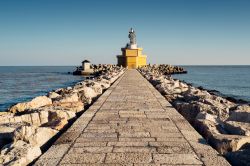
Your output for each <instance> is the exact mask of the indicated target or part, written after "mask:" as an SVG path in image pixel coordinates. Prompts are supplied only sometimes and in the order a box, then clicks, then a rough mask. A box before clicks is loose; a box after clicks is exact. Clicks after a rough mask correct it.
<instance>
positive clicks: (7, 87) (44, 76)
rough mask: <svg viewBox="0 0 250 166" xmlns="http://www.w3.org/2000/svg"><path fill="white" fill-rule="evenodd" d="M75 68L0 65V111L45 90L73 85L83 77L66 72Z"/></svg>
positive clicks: (44, 93) (43, 93) (43, 92)
mask: <svg viewBox="0 0 250 166" xmlns="http://www.w3.org/2000/svg"><path fill="white" fill-rule="evenodd" d="M74 69H75V67H74V66H66V67H64V66H63V67H62V66H60V67H47V66H46V67H31V66H30V67H3V66H0V111H4V110H6V109H7V108H8V107H10V106H11V105H13V104H15V103H18V102H24V101H28V100H30V99H32V98H34V97H36V96H39V95H46V94H47V92H49V91H51V90H53V89H57V88H61V87H67V86H71V85H74V84H75V83H76V82H79V81H81V80H83V79H84V77H81V76H73V75H72V74H68V72H72V71H73V70H74Z"/></svg>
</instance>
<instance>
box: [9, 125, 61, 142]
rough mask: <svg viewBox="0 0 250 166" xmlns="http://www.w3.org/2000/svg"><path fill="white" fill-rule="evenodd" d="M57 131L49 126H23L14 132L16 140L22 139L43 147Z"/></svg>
mask: <svg viewBox="0 0 250 166" xmlns="http://www.w3.org/2000/svg"><path fill="white" fill-rule="evenodd" d="M57 133H58V131H57V130H54V129H50V128H47V127H36V126H21V127H19V128H18V129H17V130H16V131H15V132H14V142H17V141H18V140H22V141H25V142H27V143H29V144H31V145H32V146H39V147H41V146H43V145H44V144H45V143H46V142H48V140H50V139H51V138H52V137H53V136H54V135H56V134H57Z"/></svg>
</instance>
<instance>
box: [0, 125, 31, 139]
mask: <svg viewBox="0 0 250 166" xmlns="http://www.w3.org/2000/svg"><path fill="white" fill-rule="evenodd" d="M23 125H29V124H28V123H20V122H19V123H6V124H0V140H2V139H5V140H6V139H7V140H12V138H13V134H14V131H15V130H16V129H17V128H18V127H20V126H23Z"/></svg>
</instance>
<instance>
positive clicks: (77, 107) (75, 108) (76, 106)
mask: <svg viewBox="0 0 250 166" xmlns="http://www.w3.org/2000/svg"><path fill="white" fill-rule="evenodd" d="M53 108H54V109H61V110H65V111H72V112H75V113H77V112H81V111H83V110H84V104H83V103H82V102H80V101H78V102H70V103H58V102H54V103H53Z"/></svg>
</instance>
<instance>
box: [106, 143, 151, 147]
mask: <svg viewBox="0 0 250 166" xmlns="http://www.w3.org/2000/svg"><path fill="white" fill-rule="evenodd" d="M108 146H148V142H108Z"/></svg>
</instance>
